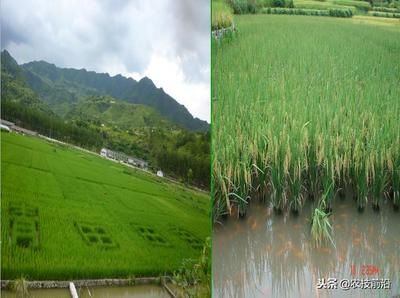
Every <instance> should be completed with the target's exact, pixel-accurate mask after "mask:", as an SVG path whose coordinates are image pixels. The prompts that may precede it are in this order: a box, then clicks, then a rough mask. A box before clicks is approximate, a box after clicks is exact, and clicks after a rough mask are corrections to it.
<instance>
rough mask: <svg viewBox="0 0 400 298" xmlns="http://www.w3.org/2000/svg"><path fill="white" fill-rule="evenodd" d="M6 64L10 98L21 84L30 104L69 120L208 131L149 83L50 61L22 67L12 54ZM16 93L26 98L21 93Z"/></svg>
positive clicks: (5, 56)
mask: <svg viewBox="0 0 400 298" xmlns="http://www.w3.org/2000/svg"><path fill="white" fill-rule="evenodd" d="M1 64H2V67H1V68H2V75H5V76H6V77H7V76H8V83H9V85H10V87H11V88H10V87H9V88H7V92H12V90H13V88H12V84H15V83H16V82H18V84H19V85H21V86H22V88H25V90H26V92H27V93H28V94H25V97H29V98H30V102H29V104H33V103H34V104H35V105H36V106H38V107H40V109H42V110H51V111H52V112H53V113H55V114H57V115H58V116H60V117H62V118H65V119H73V118H77V117H78V118H79V117H83V118H85V119H87V118H97V119H99V121H100V120H101V119H104V118H106V119H107V120H109V121H111V122H112V123H114V122H118V123H119V124H120V125H125V126H129V125H133V126H137V125H140V126H159V125H165V126H170V125H176V126H177V127H182V128H185V129H188V130H190V131H207V130H208V129H209V124H208V123H207V122H206V121H203V120H200V119H198V118H194V117H193V116H192V115H191V114H190V112H189V111H188V110H187V109H186V107H185V106H183V105H181V104H179V103H178V102H177V101H176V100H175V99H174V98H172V97H171V96H170V95H168V94H167V93H166V92H165V91H164V90H163V89H162V88H157V87H156V86H155V85H154V83H153V82H152V80H151V79H149V78H147V77H144V78H142V79H141V80H139V81H136V80H134V79H132V78H126V77H124V76H122V75H116V76H110V75H109V74H107V73H96V72H94V71H87V70H85V69H79V70H78V69H73V68H60V67H57V66H56V65H54V64H51V63H48V62H45V61H33V62H29V63H26V64H22V65H18V63H17V62H16V61H15V59H14V58H13V57H12V56H11V55H10V53H9V52H8V51H7V50H3V51H2V53H1ZM6 79H7V78H6ZM2 81H3V78H2ZM6 81H7V80H6ZM15 89H18V90H19V92H20V93H21V88H15ZM30 90H32V91H33V92H31V91H30ZM2 91H4V90H3V88H2ZM3 95H4V94H3ZM96 97H97V98H96ZM14 98H21V100H22V99H23V98H24V96H22V95H21V94H18V96H14ZM91 120H93V119H91Z"/></svg>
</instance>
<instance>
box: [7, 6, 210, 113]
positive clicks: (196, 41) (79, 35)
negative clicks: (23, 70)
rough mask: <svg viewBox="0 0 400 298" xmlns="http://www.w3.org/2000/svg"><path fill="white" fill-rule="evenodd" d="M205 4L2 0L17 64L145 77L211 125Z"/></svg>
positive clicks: (10, 43)
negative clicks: (45, 63)
mask: <svg viewBox="0 0 400 298" xmlns="http://www.w3.org/2000/svg"><path fill="white" fill-rule="evenodd" d="M209 5H210V4H209V1H208V0H157V1H155V0H154V1H146V0H142V1H125V0H124V1H111V0H102V1H95V0H85V1H79V0H57V1H46V0H25V1H13V0H3V1H2V18H1V19H2V48H6V49H7V50H9V52H10V53H11V55H12V56H13V57H14V58H16V60H17V61H18V62H19V63H25V62H29V61H32V60H46V61H48V62H50V63H54V64H56V65H57V66H60V67H73V68H86V69H88V70H94V71H98V72H108V73H110V74H111V75H115V74H118V73H121V74H122V75H129V76H131V77H133V78H134V79H136V80H138V79H140V78H142V77H143V76H148V77H149V78H150V79H152V80H153V81H154V83H155V84H156V85H157V87H162V88H163V89H164V90H165V91H166V92H167V93H168V94H170V95H171V96H172V97H174V98H175V99H176V100H177V101H178V102H179V103H181V104H184V105H185V106H186V107H187V108H188V110H189V111H190V112H191V113H192V114H193V115H194V116H196V117H199V118H201V119H203V120H207V121H209V120H210V111H209V109H210V108H209V107H210V99H209V97H210V92H209V88H210V87H209V81H210V78H209V69H210V50H209V49H210V44H209V42H210V41H209Z"/></svg>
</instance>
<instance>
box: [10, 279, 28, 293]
mask: <svg viewBox="0 0 400 298" xmlns="http://www.w3.org/2000/svg"><path fill="white" fill-rule="evenodd" d="M10 289H11V291H13V292H15V296H16V297H17V298H26V297H29V290H28V281H27V280H26V279H25V278H24V277H20V278H17V279H15V280H13V281H12V282H11V285H10Z"/></svg>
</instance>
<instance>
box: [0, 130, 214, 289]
mask: <svg viewBox="0 0 400 298" xmlns="http://www.w3.org/2000/svg"><path fill="white" fill-rule="evenodd" d="M56 147H57V146H56V145H53V144H50V143H47V142H46V141H44V140H41V139H38V138H33V137H28V136H21V135H17V134H3V133H2V134H1V172H2V174H3V173H4V174H3V175H2V177H1V178H2V181H1V221H2V225H1V276H2V278H3V279H5V280H7V279H14V278H18V277H20V276H21V275H24V276H27V277H29V279H32V280H48V279H78V278H110V277H122V278H126V277H127V276H132V275H136V276H154V275H158V274H161V273H162V274H164V273H172V272H173V271H174V270H176V269H177V268H179V266H180V264H181V261H182V259H184V258H192V257H197V256H198V254H199V253H200V251H201V249H202V242H203V239H205V238H206V237H207V236H209V234H210V220H209V203H210V202H209V196H208V194H206V193H203V192H200V191H197V190H193V189H190V188H187V187H185V186H184V185H182V184H178V183H173V182H171V181H167V180H165V179H159V178H157V177H155V176H154V175H149V174H148V173H144V172H142V171H139V170H134V169H130V168H127V167H125V166H123V165H120V164H118V163H115V162H112V161H109V160H105V159H103V158H100V157H99V156H95V155H92V154H89V153H84V152H82V151H78V150H75V149H73V148H69V147H67V146H65V147H64V148H59V147H57V150H54V148H56ZM17 284H18V285H20V286H19V288H23V284H24V283H23V281H22V280H21V281H19V282H18V283H17Z"/></svg>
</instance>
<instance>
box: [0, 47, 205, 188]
mask: <svg viewBox="0 0 400 298" xmlns="http://www.w3.org/2000/svg"><path fill="white" fill-rule="evenodd" d="M1 59H2V60H1V61H2V64H1V68H2V76H1V81H2V84H1V88H2V89H1V91H2V101H1V117H2V118H3V119H6V120H10V121H13V122H15V123H17V124H18V125H20V126H22V127H25V128H28V129H32V130H35V131H37V132H39V133H40V134H43V135H46V136H49V137H51V138H55V139H58V140H60V141H63V142H67V143H72V144H75V145H78V146H80V147H84V148H87V149H89V150H92V151H97V152H98V151H99V150H100V148H102V147H107V148H109V149H112V150H117V151H121V152H124V153H126V154H128V155H133V156H136V157H139V158H143V159H145V160H147V161H148V162H149V163H150V167H151V169H152V170H156V169H159V168H161V169H163V171H164V173H166V174H167V175H169V176H171V177H174V178H175V179H180V180H182V181H186V182H188V183H192V184H196V185H197V186H200V187H208V186H209V181H210V170H209V166H210V154H209V144H210V135H209V133H206V132H192V131H188V130H186V129H185V128H181V127H179V125H177V124H175V123H174V122H172V121H170V120H169V118H168V117H165V116H164V115H163V114H161V113H160V112H159V111H158V110H156V109H155V108H153V107H151V106H149V105H145V104H134V103H131V102H128V101H123V100H119V99H115V98H113V97H110V96H108V95H93V94H96V91H95V89H93V88H92V87H90V88H89V87H87V88H86V87H85V88H83V87H82V86H83V85H82V84H78V83H71V82H72V79H71V78H69V77H68V75H69V71H68V70H67V71H66V73H65V76H66V78H67V79H63V78H60V77H59V74H60V73H59V69H57V68H56V67H55V66H54V67H50V68H49V67H47V66H48V65H47V64H46V63H39V64H35V65H36V66H39V69H36V68H35V69H36V70H37V71H39V72H45V70H42V69H40V66H44V68H45V69H50V71H48V72H46V74H47V77H46V78H41V77H39V76H37V75H36V74H34V73H33V72H31V71H29V70H27V69H25V68H23V67H21V66H19V65H18V64H17V62H16V61H15V60H14V59H13V58H12V57H11V55H10V54H9V53H8V52H7V51H5V50H4V51H3V52H2V54H1ZM36 66H35V67H36ZM72 73H73V74H75V73H76V72H75V70H73V71H72ZM79 73H82V74H83V75H82V77H83V78H82V81H83V82H84V85H85V86H91V84H90V80H89V81H86V79H88V76H87V72H86V71H79ZM91 75H93V78H98V77H100V78H105V81H104V84H105V85H107V84H108V83H109V82H110V81H109V80H108V79H107V77H108V78H109V76H108V75H104V74H103V75H97V74H95V73H91V74H90V75H89V76H91ZM121 78H122V77H121V76H117V77H113V78H111V81H114V80H115V82H126V83H127V86H128V85H129V84H131V83H132V84H137V85H138V86H139V85H140V86H141V87H138V90H140V89H141V88H143V89H148V90H150V91H149V92H152V91H151V89H152V86H153V87H154V84H153V83H152V82H151V80H149V79H146V78H145V79H142V80H141V81H140V82H139V83H137V82H136V83H135V82H134V81H133V80H131V79H127V80H124V79H121ZM28 82H30V83H29V84H28ZM60 82H61V83H60ZM67 82H68V84H69V85H66V83H67ZM107 82H108V83H107ZM92 84H94V86H97V83H95V82H92ZM66 86H68V87H66ZM100 86H101V85H99V86H98V87H99V88H100ZM116 86H117V87H118V88H116V89H112V90H113V92H117V91H118V90H123V88H122V87H123V86H120V85H119V83H116ZM146 86H147V87H146ZM120 87H121V88H120ZM32 88H33V89H32ZM104 88H105V89H107V88H111V87H110V86H108V87H104ZM35 90H36V91H35ZM121 92H122V91H121ZM90 94H92V95H90ZM117 95H119V96H122V95H121V94H117ZM165 103H166V102H165ZM207 126H208V124H207Z"/></svg>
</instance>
